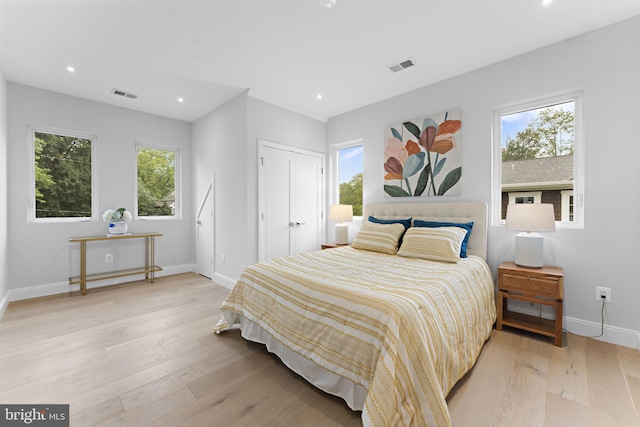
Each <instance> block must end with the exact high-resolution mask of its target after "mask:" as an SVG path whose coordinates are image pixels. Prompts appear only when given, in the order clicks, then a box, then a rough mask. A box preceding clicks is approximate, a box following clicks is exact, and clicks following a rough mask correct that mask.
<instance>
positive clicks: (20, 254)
mask: <svg viewBox="0 0 640 427" xmlns="http://www.w3.org/2000/svg"><path fill="white" fill-rule="evenodd" d="M132 102H135V101H132ZM8 103H9V108H8V110H9V116H8V156H9V165H8V174H9V192H8V194H9V196H8V197H9V212H8V215H9V232H8V242H9V247H10V248H11V251H10V252H9V265H10V269H9V281H10V283H11V290H12V295H16V296H18V297H20V296H25V297H27V296H33V293H29V292H25V289H24V288H33V287H34V286H35V287H37V286H40V287H41V288H44V290H42V289H40V291H42V292H43V293H50V292H48V291H47V289H49V290H51V291H53V290H55V289H60V285H65V284H66V283H67V281H68V277H69V276H70V275H77V274H78V271H79V265H78V244H70V243H69V242H68V239H69V238H70V237H76V236H91V235H101V234H105V233H106V232H107V225H106V223H104V222H102V221H100V222H87V223H61V224H51V223H49V224H43V223H38V224H34V223H27V202H28V194H29V186H30V185H32V183H31V181H30V179H29V172H28V165H29V140H28V133H27V129H28V126H29V125H32V126H46V127H51V128H56V129H61V130H68V131H75V132H80V133H84V134H89V135H95V136H96V137H97V144H98V154H97V162H98V177H97V180H98V194H97V197H98V207H99V212H100V213H102V212H104V211H105V210H106V209H109V208H111V209H117V208H118V207H125V208H127V209H129V210H133V209H134V203H135V194H134V183H135V181H136V177H135V161H136V157H135V148H134V144H135V142H145V143H152V144H157V145H161V146H167V147H177V148H179V149H180V153H181V161H182V170H183V173H182V197H183V219H181V220H161V221H134V222H132V223H130V224H129V229H130V231H131V232H161V233H164V236H163V237H160V238H158V239H156V263H157V264H158V265H160V266H163V267H168V269H167V271H165V273H168V272H177V271H183V270H185V269H187V270H188V271H190V270H191V269H192V267H193V256H192V255H193V253H192V244H191V242H192V235H191V228H190V226H191V221H190V219H191V216H192V214H191V210H192V200H191V173H190V172H189V171H190V169H191V125H190V124H189V123H186V122H181V121H178V120H173V119H167V118H164V117H160V116H154V115H151V114H146V113H140V112H137V111H134V110H128V109H124V108H120V107H114V106H110V105H106V104H102V103H97V102H93V101H88V100H85V99H81V98H76V97H71V96H67V95H62V94H59V93H55V92H49V91H45V90H41V89H37V88H33V87H29V86H23V85H20V84H15V83H9V90H8ZM2 216H4V215H2ZM141 244H142V241H138V243H137V244H136V243H134V241H128V242H106V243H104V244H98V243H95V244H90V245H89V248H90V254H89V263H88V264H89V265H88V270H89V272H92V271H97V270H100V271H109V270H110V269H114V268H126V267H134V266H135V265H129V264H137V263H139V262H141V261H142V260H143V259H144V251H143V246H141ZM91 248H93V249H94V250H93V251H91ZM107 252H110V253H113V254H114V261H115V262H114V264H112V265H105V264H104V255H103V253H107ZM134 279H136V276H133V277H131V278H126V277H125V278H123V279H121V280H119V281H120V282H124V281H129V280H134ZM112 282H113V281H112ZM56 284H57V286H54V285H56ZM40 291H38V292H40ZM14 299H15V298H14Z"/></svg>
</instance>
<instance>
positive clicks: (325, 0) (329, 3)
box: [320, 0, 336, 9]
mask: <svg viewBox="0 0 640 427" xmlns="http://www.w3.org/2000/svg"><path fill="white" fill-rule="evenodd" d="M335 5H336V0H320V6H322V7H324V8H325V9H331V8H332V7H333V6H335Z"/></svg>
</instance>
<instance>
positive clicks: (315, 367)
mask: <svg viewBox="0 0 640 427" xmlns="http://www.w3.org/2000/svg"><path fill="white" fill-rule="evenodd" d="M222 313H223V316H224V318H223V320H222V321H221V323H220V324H219V325H218V327H217V328H218V329H219V330H224V329H226V328H228V327H229V326H231V325H233V324H241V326H242V335H243V336H244V337H245V338H247V339H250V340H253V341H258V342H262V343H265V344H267V348H268V349H269V351H272V352H274V353H275V354H277V355H278V356H279V357H280V358H281V359H282V360H283V362H284V363H285V364H286V365H287V366H289V367H290V368H291V369H292V370H294V371H295V372H297V373H298V374H300V375H302V376H303V377H304V378H306V379H307V380H308V381H310V382H311V383H312V384H314V385H315V386H317V387H319V388H321V389H322V390H324V391H327V392H329V393H332V394H335V395H338V396H340V397H342V398H343V399H344V400H345V401H346V402H347V404H348V405H349V406H350V407H351V408H352V409H354V410H362V420H363V424H364V425H365V426H369V425H371V426H382V425H394V426H395V425H406V426H450V425H451V420H450V417H449V411H448V409H447V405H446V401H445V398H446V396H447V394H448V393H449V391H450V390H451V388H452V387H453V386H454V385H455V383H456V382H457V381H458V380H459V379H460V378H462V376H463V375H464V374H465V373H466V372H467V371H468V370H469V369H470V368H471V367H472V366H473V364H474V363H475V361H476V359H477V357H478V355H479V353H480V351H481V349H482V346H483V344H484V342H485V341H486V340H487V339H488V337H489V336H490V333H491V329H492V325H493V323H494V321H495V316H496V313H495V304H494V286H493V278H492V275H491V273H490V270H489V268H488V266H487V264H486V262H485V261H484V260H483V259H482V258H480V257H477V256H469V257H468V258H465V259H463V260H462V261H461V262H458V263H445V262H434V261H428V260H424V259H416V258H404V257H400V256H398V255H386V254H382V253H377V252H369V251H364V250H357V249H353V248H351V247H341V248H336V249H330V250H323V251H316V252H308V253H303V254H299V255H295V256H290V257H284V258H277V259H273V260H269V261H263V262H259V263H256V264H253V265H251V266H249V267H248V268H246V269H245V271H244V272H243V274H242V275H241V277H240V279H239V280H238V282H237V283H236V285H235V287H234V288H233V290H232V291H231V292H230V294H229V295H228V297H227V298H226V300H225V301H224V303H223V305H222Z"/></svg>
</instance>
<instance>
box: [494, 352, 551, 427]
mask: <svg viewBox="0 0 640 427" xmlns="http://www.w3.org/2000/svg"><path fill="white" fill-rule="evenodd" d="M550 353H551V347H550V346H549V344H548V343H543V342H540V341H537V340H536V341H534V342H531V343H528V344H527V345H526V346H522V345H521V347H520V352H519V354H518V358H517V359H516V362H515V365H514V367H513V369H512V371H511V378H510V379H509V384H508V385H507V388H506V390H505V393H504V395H503V396H502V399H501V402H500V407H499V408H498V412H497V413H496V416H495V418H494V425H496V426H509V427H517V426H528V425H534V426H540V425H542V424H543V422H544V411H541V410H540V408H544V406H545V401H546V391H547V388H548V384H549V364H550Z"/></svg>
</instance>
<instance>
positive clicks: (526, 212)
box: [505, 203, 556, 268]
mask: <svg viewBox="0 0 640 427" xmlns="http://www.w3.org/2000/svg"><path fill="white" fill-rule="evenodd" d="M505 229H506V230H508V231H522V233H519V234H517V235H516V259H515V262H516V264H517V265H519V266H522V267H531V268H539V267H542V266H543V265H544V262H543V256H542V255H543V254H542V246H543V242H544V237H542V236H541V235H539V234H538V233H537V232H539V231H550V232H554V231H556V220H555V215H554V213H553V205H552V204H550V203H518V204H514V205H509V206H507V223H506V227H505Z"/></svg>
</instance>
